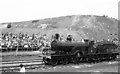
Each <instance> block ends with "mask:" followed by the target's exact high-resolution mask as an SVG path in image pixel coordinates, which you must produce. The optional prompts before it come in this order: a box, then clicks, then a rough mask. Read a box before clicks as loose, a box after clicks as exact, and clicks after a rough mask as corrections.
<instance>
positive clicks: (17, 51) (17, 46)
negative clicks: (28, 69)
mask: <svg viewBox="0 0 120 74" xmlns="http://www.w3.org/2000/svg"><path fill="white" fill-rule="evenodd" d="M17 54H18V46H17V49H16V56H17Z"/></svg>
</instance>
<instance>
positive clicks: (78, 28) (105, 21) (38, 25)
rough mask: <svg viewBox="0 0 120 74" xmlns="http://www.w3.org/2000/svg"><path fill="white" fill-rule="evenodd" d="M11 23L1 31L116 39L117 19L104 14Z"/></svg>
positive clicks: (76, 37)
mask: <svg viewBox="0 0 120 74" xmlns="http://www.w3.org/2000/svg"><path fill="white" fill-rule="evenodd" d="M11 25H12V27H11V28H9V29H8V28H4V29H2V32H3V33H5V32H13V33H19V32H24V33H29V34H32V33H35V34H38V35H41V34H47V37H48V38H49V37H51V35H54V34H55V33H60V34H62V35H63V36H64V37H66V36H67V35H68V34H71V35H73V37H74V38H75V39H76V40H81V38H89V39H95V40H101V39H112V38H117V39H118V20H116V19H113V18H109V17H106V16H95V15H71V16H62V17H56V18H47V19H43V20H32V21H24V22H13V23H11Z"/></svg>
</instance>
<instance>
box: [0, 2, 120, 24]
mask: <svg viewBox="0 0 120 74" xmlns="http://www.w3.org/2000/svg"><path fill="white" fill-rule="evenodd" d="M119 1H120V0H0V23H6V22H20V21H29V20H36V19H44V18H52V17H59V16H67V15H100V16H102V15H107V16H109V17H113V18H118V2H119Z"/></svg>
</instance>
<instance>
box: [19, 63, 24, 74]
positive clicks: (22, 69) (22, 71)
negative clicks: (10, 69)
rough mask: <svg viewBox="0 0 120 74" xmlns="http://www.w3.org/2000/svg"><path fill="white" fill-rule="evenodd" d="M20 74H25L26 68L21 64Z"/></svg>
mask: <svg viewBox="0 0 120 74" xmlns="http://www.w3.org/2000/svg"><path fill="white" fill-rule="evenodd" d="M20 73H22V74H25V67H24V65H23V64H20Z"/></svg>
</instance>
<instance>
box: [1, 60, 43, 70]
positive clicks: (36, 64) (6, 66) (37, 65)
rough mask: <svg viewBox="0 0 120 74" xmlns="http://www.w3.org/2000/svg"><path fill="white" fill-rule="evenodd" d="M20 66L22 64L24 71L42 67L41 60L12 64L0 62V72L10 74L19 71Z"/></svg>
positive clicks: (13, 62)
mask: <svg viewBox="0 0 120 74" xmlns="http://www.w3.org/2000/svg"><path fill="white" fill-rule="evenodd" d="M20 64H23V65H24V66H25V68H26V69H36V68H41V67H42V66H44V63H43V62H42V59H41V60H29V61H12V62H1V65H0V71H2V72H12V71H14V72H15V71H19V69H20V66H19V65H20Z"/></svg>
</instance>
